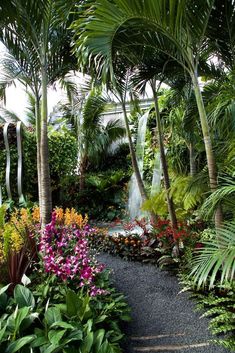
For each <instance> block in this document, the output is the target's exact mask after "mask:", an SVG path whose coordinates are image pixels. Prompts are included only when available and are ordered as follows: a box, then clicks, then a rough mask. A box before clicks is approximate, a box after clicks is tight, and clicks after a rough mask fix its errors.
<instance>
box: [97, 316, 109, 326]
mask: <svg viewBox="0 0 235 353" xmlns="http://www.w3.org/2000/svg"><path fill="white" fill-rule="evenodd" d="M107 317H108V315H101V316H98V317H97V319H94V323H95V324H99V323H100V322H103V321H104V320H105V319H106V318H107Z"/></svg>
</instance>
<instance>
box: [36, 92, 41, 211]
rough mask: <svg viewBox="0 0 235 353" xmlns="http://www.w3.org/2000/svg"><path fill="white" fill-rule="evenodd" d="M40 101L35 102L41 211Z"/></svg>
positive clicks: (37, 99)
mask: <svg viewBox="0 0 235 353" xmlns="http://www.w3.org/2000/svg"><path fill="white" fill-rule="evenodd" d="M39 107H40V100H39V97H37V96H36V102H35V121H36V143H37V173H38V201H39V209H40V210H41V205H40V203H41V199H42V196H41V156H40V140H41V138H40V108H39Z"/></svg>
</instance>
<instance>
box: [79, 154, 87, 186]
mask: <svg viewBox="0 0 235 353" xmlns="http://www.w3.org/2000/svg"><path fill="white" fill-rule="evenodd" d="M86 168H87V155H86V154H85V155H84V156H83V158H82V159H81V164H80V179H79V191H80V192H82V191H84V189H85V173H86Z"/></svg>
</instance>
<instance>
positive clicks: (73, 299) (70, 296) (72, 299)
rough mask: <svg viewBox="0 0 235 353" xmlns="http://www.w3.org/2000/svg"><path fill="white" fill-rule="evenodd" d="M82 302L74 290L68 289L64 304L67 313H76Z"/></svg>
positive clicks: (71, 314)
mask: <svg viewBox="0 0 235 353" xmlns="http://www.w3.org/2000/svg"><path fill="white" fill-rule="evenodd" d="M82 304H83V302H82V300H81V299H80V298H79V297H78V295H77V294H76V293H75V292H74V291H72V290H68V292H67V295H66V305H67V313H68V315H69V316H70V317H72V316H76V315H77V314H78V310H79V309H81V307H82Z"/></svg>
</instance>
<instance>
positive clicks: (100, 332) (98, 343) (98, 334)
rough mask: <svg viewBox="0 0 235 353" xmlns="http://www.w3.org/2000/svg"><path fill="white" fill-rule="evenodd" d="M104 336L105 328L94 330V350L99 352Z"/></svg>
mask: <svg viewBox="0 0 235 353" xmlns="http://www.w3.org/2000/svg"><path fill="white" fill-rule="evenodd" d="M104 336H105V330H104V329H100V330H98V331H96V332H95V337H94V346H95V351H96V352H99V349H100V346H101V344H102V342H103V339H104Z"/></svg>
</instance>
